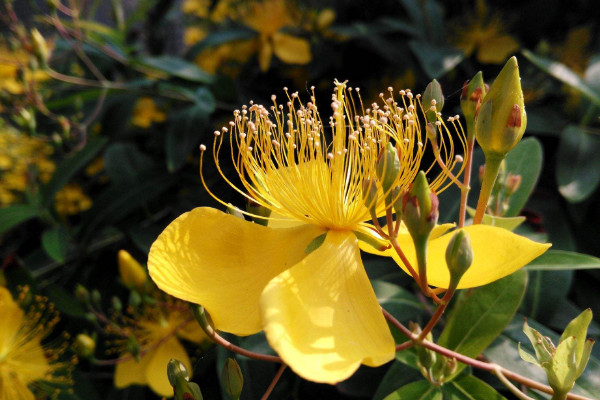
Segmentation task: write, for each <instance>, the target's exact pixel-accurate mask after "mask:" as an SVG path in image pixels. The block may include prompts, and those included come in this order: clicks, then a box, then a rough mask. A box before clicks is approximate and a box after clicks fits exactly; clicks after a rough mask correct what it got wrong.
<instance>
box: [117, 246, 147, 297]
mask: <svg viewBox="0 0 600 400" xmlns="http://www.w3.org/2000/svg"><path fill="white" fill-rule="evenodd" d="M118 262H119V273H120V274H121V280H122V281H123V283H124V284H125V286H127V287H128V288H130V289H137V290H142V289H143V288H144V285H145V284H146V281H147V280H148V273H147V272H146V270H145V269H144V267H142V266H141V264H140V263H139V262H137V261H136V259H135V258H133V257H132V256H131V254H129V253H128V252H127V251H125V250H119V254H118Z"/></svg>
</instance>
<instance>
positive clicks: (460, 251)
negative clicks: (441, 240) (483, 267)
mask: <svg viewBox="0 0 600 400" xmlns="http://www.w3.org/2000/svg"><path fill="white" fill-rule="evenodd" d="M472 263H473V249H472V247H471V238H470V237H469V234H468V233H467V232H466V231H464V230H460V231H458V232H456V233H455V234H454V236H453V237H452V239H450V242H449V243H448V247H447V248H446V265H447V266H448V270H449V271H450V288H449V289H456V287H457V286H458V283H459V282H460V279H461V278H462V276H463V275H464V273H465V272H467V270H468V269H469V267H470V266H471V264H472Z"/></svg>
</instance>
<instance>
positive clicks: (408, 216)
mask: <svg viewBox="0 0 600 400" xmlns="http://www.w3.org/2000/svg"><path fill="white" fill-rule="evenodd" d="M438 205H439V200H438V197H437V195H436V194H435V193H433V192H432V191H431V188H430V187H429V183H428V182H427V178H426V177H425V173H424V172H423V171H419V173H418V174H417V178H416V179H415V181H414V182H413V184H412V187H411V189H410V191H409V192H408V193H407V194H405V195H404V197H403V201H402V220H403V221H404V224H405V225H406V228H407V229H408V231H409V233H410V234H411V236H412V237H413V239H415V238H416V237H423V236H429V233H431V230H432V229H433V228H434V227H435V224H436V223H437V220H438V216H439V213H438Z"/></svg>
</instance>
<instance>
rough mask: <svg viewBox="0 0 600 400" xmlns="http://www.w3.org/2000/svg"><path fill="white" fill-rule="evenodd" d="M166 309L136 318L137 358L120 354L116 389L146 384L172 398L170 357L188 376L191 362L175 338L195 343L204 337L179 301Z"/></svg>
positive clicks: (116, 372)
mask: <svg viewBox="0 0 600 400" xmlns="http://www.w3.org/2000/svg"><path fill="white" fill-rule="evenodd" d="M169 307H171V308H172V310H171V311H168V312H163V311H164V310H158V311H157V310H150V312H149V313H148V314H146V315H144V316H142V317H139V318H140V320H139V322H137V323H136V325H135V326H134V328H133V331H132V335H133V336H134V337H135V338H136V339H137V341H138V342H139V343H140V345H141V350H140V356H141V357H140V358H139V360H136V358H135V357H133V356H132V355H131V354H128V353H126V352H124V353H123V354H122V355H121V358H123V359H124V361H122V362H120V363H118V364H117V367H116V370H115V386H116V387H117V388H119V389H122V388H125V387H127V386H130V385H148V386H149V387H150V389H152V390H153V391H154V392H155V393H156V394H158V395H160V396H164V397H172V396H173V388H172V387H171V385H170V384H169V380H168V378H167V373H166V371H167V364H168V362H169V360H170V359H171V358H175V359H177V360H179V361H181V362H182V363H183V364H184V365H185V367H186V368H187V370H188V372H189V373H190V376H191V374H192V363H191V361H190V357H189V356H188V354H187V352H186V350H185V348H184V347H183V346H182V345H181V343H180V342H179V338H182V339H185V340H188V341H190V342H192V343H196V344H199V343H202V342H204V341H206V340H207V337H206V335H205V334H204V332H203V331H202V328H200V326H199V325H198V323H197V322H196V321H195V320H194V317H193V315H192V313H191V311H190V309H189V308H188V307H186V306H185V305H184V304H182V303H179V302H177V303H173V302H171V303H168V304H167V306H166V309H169ZM152 311H154V312H152Z"/></svg>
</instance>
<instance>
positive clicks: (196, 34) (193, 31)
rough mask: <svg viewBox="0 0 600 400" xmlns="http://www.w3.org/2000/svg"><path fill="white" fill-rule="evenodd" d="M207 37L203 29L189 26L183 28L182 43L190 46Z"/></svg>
mask: <svg viewBox="0 0 600 400" xmlns="http://www.w3.org/2000/svg"><path fill="white" fill-rule="evenodd" d="M206 35H207V32H206V30H205V29H202V28H200V27H199V26H190V27H187V28H185V30H184V31H183V43H184V44H185V45H186V46H192V45H194V44H196V43H198V42H200V41H202V40H203V39H204V38H205V37H206Z"/></svg>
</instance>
